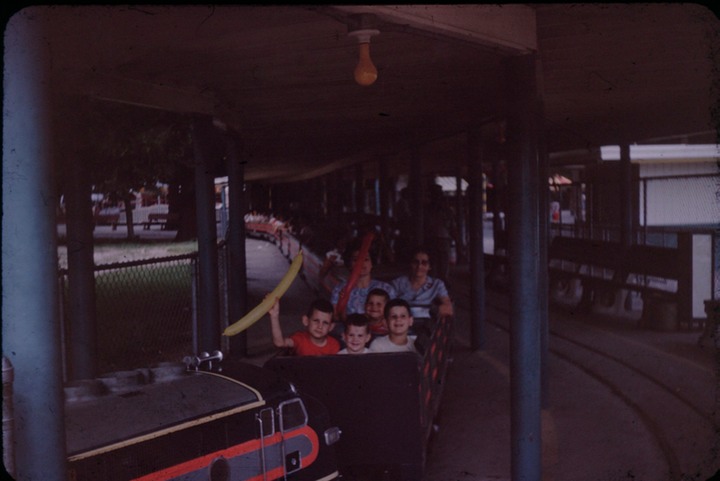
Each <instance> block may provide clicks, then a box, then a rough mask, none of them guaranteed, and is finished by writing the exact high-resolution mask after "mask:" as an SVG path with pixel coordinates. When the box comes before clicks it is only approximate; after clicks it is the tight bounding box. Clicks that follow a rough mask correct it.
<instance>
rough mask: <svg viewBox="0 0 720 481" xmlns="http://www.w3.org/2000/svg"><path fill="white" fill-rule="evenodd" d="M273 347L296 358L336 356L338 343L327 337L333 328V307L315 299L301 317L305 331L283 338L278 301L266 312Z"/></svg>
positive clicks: (325, 301)
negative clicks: (285, 351) (288, 351)
mask: <svg viewBox="0 0 720 481" xmlns="http://www.w3.org/2000/svg"><path fill="white" fill-rule="evenodd" d="M268 314H270V327H271V329H272V339H273V344H274V345H275V347H279V348H289V349H291V350H292V351H293V353H294V354H295V355H298V356H324V355H328V354H337V352H338V351H339V350H340V343H339V342H338V341H337V339H335V338H334V337H332V336H329V335H328V334H329V333H330V330H331V329H332V328H333V321H332V315H333V306H332V304H330V302H329V301H327V300H325V299H316V300H315V301H313V302H312V304H310V307H309V308H308V311H307V314H306V315H304V316H303V317H302V323H303V325H304V326H305V329H304V330H302V331H297V332H295V333H293V334H292V335H291V336H290V337H284V336H283V333H282V328H281V327H280V300H279V299H276V300H275V304H273V306H272V307H271V308H270V310H269V311H268Z"/></svg>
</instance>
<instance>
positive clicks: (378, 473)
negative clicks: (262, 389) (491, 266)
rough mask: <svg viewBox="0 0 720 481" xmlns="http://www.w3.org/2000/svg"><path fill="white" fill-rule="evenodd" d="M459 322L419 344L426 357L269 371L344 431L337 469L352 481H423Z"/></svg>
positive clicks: (442, 323) (332, 359)
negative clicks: (318, 405)
mask: <svg viewBox="0 0 720 481" xmlns="http://www.w3.org/2000/svg"><path fill="white" fill-rule="evenodd" d="M452 325H453V318H452V317H442V318H440V319H438V320H437V322H435V323H434V325H433V328H432V330H431V333H430V334H429V335H423V336H418V342H416V347H417V348H418V350H419V351H420V353H419V354H415V353H410V352H402V353H375V354H363V355H357V356H352V355H348V356H340V355H335V356H290V355H286V353H282V354H281V355H278V356H275V357H272V358H270V359H268V361H267V362H266V363H265V367H266V368H268V369H270V370H272V371H274V372H277V373H278V374H280V375H281V376H283V377H284V378H285V379H288V380H289V381H291V382H292V383H293V384H294V385H296V386H297V388H298V390H299V391H300V392H301V393H306V394H308V395H310V396H312V397H314V398H316V399H318V400H320V402H322V404H323V405H324V406H326V407H327V409H328V411H329V412H330V418H331V421H332V423H333V424H336V425H337V426H338V427H339V428H340V429H341V430H342V439H341V440H340V441H339V442H338V443H337V449H336V453H337V463H338V468H339V469H340V472H341V473H342V475H343V479H347V480H348V481H377V480H382V481H390V480H392V481H418V480H420V479H422V477H423V473H424V470H425V463H426V455H427V451H428V447H429V445H430V441H431V438H432V433H433V430H434V427H435V425H436V422H437V416H438V412H439V407H440V401H441V397H442V391H443V387H444V385H445V380H446V375H447V370H448V367H449V363H450V358H451V339H452Z"/></svg>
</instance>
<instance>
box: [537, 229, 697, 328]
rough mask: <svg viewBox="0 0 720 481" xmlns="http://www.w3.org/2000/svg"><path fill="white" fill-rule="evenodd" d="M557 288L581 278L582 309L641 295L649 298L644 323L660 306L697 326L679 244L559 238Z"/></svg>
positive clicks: (553, 256) (553, 251)
mask: <svg viewBox="0 0 720 481" xmlns="http://www.w3.org/2000/svg"><path fill="white" fill-rule="evenodd" d="M548 260H549V266H548V270H549V275H550V282H551V288H553V287H557V286H558V285H559V284H563V283H570V282H573V281H579V282H580V284H581V286H582V294H581V298H580V301H579V302H578V304H577V307H579V308H581V309H590V308H591V307H592V306H594V305H598V304H602V305H605V306H606V307H609V306H610V305H612V304H613V303H617V302H618V299H619V296H623V297H624V296H627V295H628V292H636V293H639V294H640V296H641V298H642V301H643V311H642V322H653V321H652V320H650V318H653V317H657V316H658V315H662V316H665V315H666V314H659V313H658V310H665V311H667V310H670V309H672V310H674V311H675V313H676V317H677V322H678V324H688V326H691V325H692V324H693V320H692V306H691V302H692V301H691V297H692V292H688V289H691V286H690V285H689V283H687V282H686V275H685V272H686V270H687V268H686V266H685V265H684V262H685V261H684V260H683V256H682V255H681V252H680V250H679V249H677V248H672V247H659V246H649V245H632V246H630V247H628V248H623V246H622V245H621V244H620V243H618V242H604V241H597V240H592V239H581V238H572V237H556V238H554V239H553V240H552V242H551V244H550V247H549V249H548Z"/></svg>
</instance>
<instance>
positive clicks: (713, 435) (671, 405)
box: [487, 292, 720, 481]
mask: <svg viewBox="0 0 720 481" xmlns="http://www.w3.org/2000/svg"><path fill="white" fill-rule="evenodd" d="M488 298H491V299H492V300H491V301H489V302H488V305H487V311H488V316H487V317H488V321H487V322H488V323H489V324H491V325H493V326H494V327H496V328H498V329H500V330H502V331H504V332H505V333H506V334H507V335H509V327H508V322H509V314H510V312H509V309H508V308H507V297H506V296H505V295H503V294H500V295H498V293H495V292H494V293H493V296H488ZM550 317H551V321H550V328H549V339H548V352H549V353H550V354H551V355H552V356H555V357H557V358H558V359H561V360H562V361H563V362H566V363H568V364H569V365H571V366H572V367H573V368H575V369H578V370H580V371H582V372H583V373H584V374H585V375H587V376H588V377H590V378H591V379H593V380H594V381H597V382H598V383H600V384H601V385H602V386H603V387H604V389H606V390H607V391H608V392H609V393H610V394H611V395H612V396H614V397H615V398H617V399H618V400H619V401H621V402H622V403H623V404H624V405H625V406H626V407H627V408H628V409H629V410H631V411H632V413H633V415H634V416H635V418H636V419H638V420H639V421H640V422H641V423H642V424H643V426H644V428H645V431H646V433H647V434H648V442H652V443H653V444H654V445H655V446H656V448H657V450H659V452H660V453H661V457H662V459H663V460H664V463H665V466H664V467H663V468H661V469H660V471H662V472H664V473H666V477H665V478H664V479H663V480H662V481H664V480H667V481H705V480H706V479H709V478H710V477H711V476H712V475H713V474H714V473H715V472H716V470H718V469H720V456H719V455H718V453H719V451H720V422H719V421H718V420H719V419H720V413H719V410H720V409H719V408H720V402H719V399H718V395H719V393H720V385H719V382H718V373H720V371H719V370H718V369H720V351H718V350H717V349H716V350H715V359H714V360H713V359H710V357H709V356H700V359H698V360H689V359H688V358H685V357H682V356H680V355H677V354H674V353H672V352H670V351H669V350H665V349H663V348H662V347H658V346H656V345H654V344H652V343H648V342H647V341H642V340H638V339H633V338H631V337H626V336H625V335H618V334H617V333H616V332H613V330H611V329H605V328H603V327H602V326H601V325H598V324H593V323H589V322H584V321H578V320H577V319H572V317H571V316H570V315H569V314H567V313H564V312H559V311H556V310H551V314H550ZM698 335H699V334H698ZM668 337H670V334H668ZM698 349H699V348H698ZM704 354H707V353H704ZM703 357H704V358H703ZM713 361H714V363H715V366H714V368H713ZM619 434H621V433H619ZM618 442H622V437H619V441H618ZM657 481H661V480H657Z"/></svg>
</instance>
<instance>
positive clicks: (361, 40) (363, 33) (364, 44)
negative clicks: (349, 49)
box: [348, 29, 380, 87]
mask: <svg viewBox="0 0 720 481" xmlns="http://www.w3.org/2000/svg"><path fill="white" fill-rule="evenodd" d="M379 33H380V31H379V30H372V29H362V30H354V31H352V32H350V33H349V34H348V35H350V36H352V37H356V38H357V39H358V44H359V49H360V55H359V60H358V63H357V66H356V67H355V72H354V76H355V81H356V82H357V83H358V84H360V85H362V86H363V87H367V86H368V85H372V84H373V83H375V80H377V75H378V72H377V68H375V65H373V63H372V60H371V59H370V37H372V36H373V35H378V34H379Z"/></svg>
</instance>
